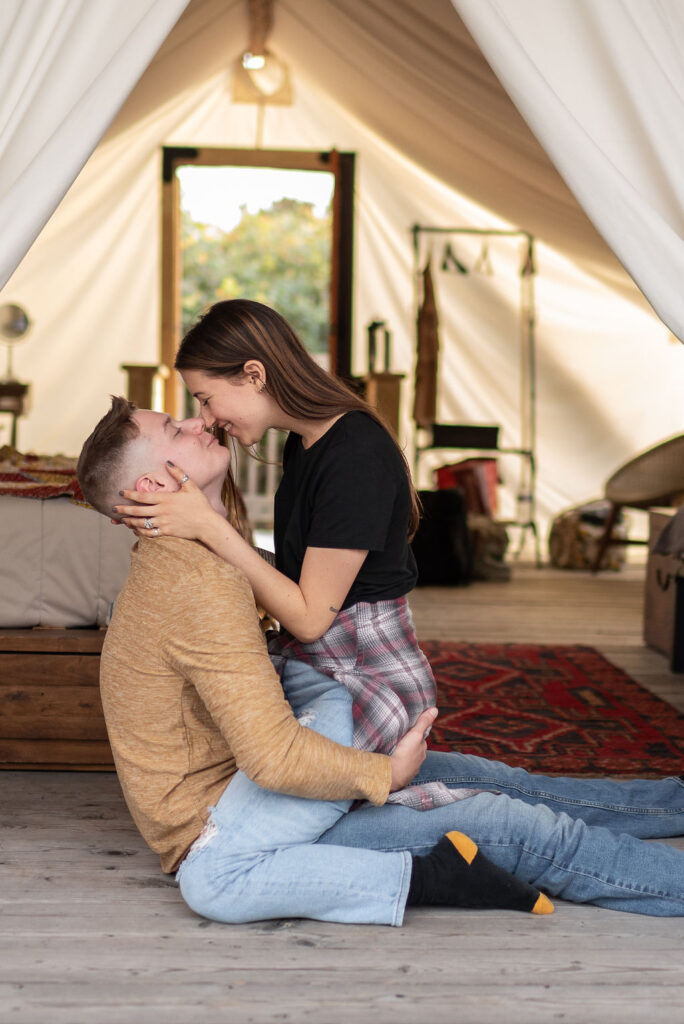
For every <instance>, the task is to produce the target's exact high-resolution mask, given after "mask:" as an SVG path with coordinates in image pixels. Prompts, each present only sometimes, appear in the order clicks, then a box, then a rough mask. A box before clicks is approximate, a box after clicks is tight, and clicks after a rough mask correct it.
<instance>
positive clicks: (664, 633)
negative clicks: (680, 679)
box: [644, 508, 684, 672]
mask: <svg viewBox="0 0 684 1024" xmlns="http://www.w3.org/2000/svg"><path fill="white" fill-rule="evenodd" d="M676 511H677V509H676V508H657V509H656V508H652V509H650V510H649V515H648V519H649V540H648V548H649V554H648V563H647V566H646V586H645V588H644V642H645V643H646V644H647V645H648V646H649V647H653V648H654V650H656V651H660V652H661V654H665V655H667V657H668V658H669V659H670V669H671V671H672V672H684V577H682V572H683V571H684V567H683V566H682V561H681V559H680V558H678V557H676V556H674V555H655V554H653V546H654V544H655V543H656V541H657V539H658V537H659V536H660V532H661V530H662V529H663V528H664V526H665V525H666V523H668V522H669V521H670V519H671V517H672V516H673V515H674V514H675V512H676Z"/></svg>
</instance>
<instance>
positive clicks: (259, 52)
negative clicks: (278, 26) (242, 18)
mask: <svg viewBox="0 0 684 1024" xmlns="http://www.w3.org/2000/svg"><path fill="white" fill-rule="evenodd" d="M273 2H274V0H247V14H248V18H249V41H248V44H247V49H246V50H245V51H244V53H243V54H242V55H241V56H240V57H238V58H237V60H236V61H235V63H234V66H233V102H234V103H258V104H261V105H264V104H267V103H268V104H273V105H277V106H290V105H291V104H292V83H291V80H290V69H289V67H288V66H287V64H286V63H285V61H283V60H281V59H280V58H279V57H278V56H276V54H275V53H273V51H272V50H269V49H268V47H267V45H266V42H267V40H268V37H269V35H270V33H271V30H272V28H273Z"/></svg>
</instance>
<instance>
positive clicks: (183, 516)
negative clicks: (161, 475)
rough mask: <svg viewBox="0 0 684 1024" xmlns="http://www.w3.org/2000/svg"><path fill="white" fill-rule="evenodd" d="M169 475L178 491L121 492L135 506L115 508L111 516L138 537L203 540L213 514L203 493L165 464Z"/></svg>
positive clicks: (176, 467)
mask: <svg viewBox="0 0 684 1024" xmlns="http://www.w3.org/2000/svg"><path fill="white" fill-rule="evenodd" d="M167 469H168V472H169V474H170V475H171V476H172V477H173V478H174V480H177V481H178V483H179V485H180V490H178V491H163V490H162V491H149V492H142V491H122V492H121V495H122V497H123V498H125V499H127V500H128V501H135V502H137V503H138V504H136V505H123V504H120V505H115V506H114V507H113V509H112V512H113V513H114V514H115V515H118V516H120V517H121V522H123V523H124V524H125V525H126V526H127V527H128V528H129V529H131V530H133V532H134V533H136V534H137V535H138V536H139V537H183V538H185V539H186V540H202V539H203V529H204V527H205V525H206V524H207V523H209V522H210V521H211V519H212V518H214V517H215V516H216V514H217V513H216V512H215V511H214V509H213V508H212V507H211V504H210V503H209V501H208V499H207V498H206V497H205V495H204V494H203V492H202V491H201V490H200V489H199V487H197V486H196V484H194V483H193V482H192V480H191V479H190V478H189V477H188V476H187V474H185V473H184V472H183V470H182V469H180V467H178V466H174V465H172V463H168V464H167Z"/></svg>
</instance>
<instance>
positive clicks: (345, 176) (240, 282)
mask: <svg viewBox="0 0 684 1024" xmlns="http://www.w3.org/2000/svg"><path fill="white" fill-rule="evenodd" d="M274 171H275V172H277V171H280V172H283V176H282V177H281V178H280V182H281V188H282V194H281V195H280V196H278V195H277V191H278V185H277V182H278V175H276V176H275V177H273V176H272V175H270V174H269V173H268V172H274ZM263 172H266V173H263ZM288 172H289V173H288ZM291 172H305V173H304V174H302V175H301V176H300V179H299V180H300V185H299V186H298V188H299V191H298V192H297V194H294V195H292V194H289V195H288V192H289V193H292V192H293V191H296V190H295V188H294V185H293V182H294V179H293V178H292V177H291ZM307 179H308V181H309V182H310V185H309V191H310V194H311V196H312V202H311V207H310V209H309V210H308V212H307V210H306V209H305V207H306V206H307V201H306V199H305V198H303V196H305V194H306V191H307V186H306V185H305V184H304V183H305V182H306V180H307ZM202 181H204V182H205V183H206V184H205V186H204V192H205V197H204V198H208V197H209V195H210V190H213V191H214V194H215V195H217V196H220V193H221V189H222V188H223V189H224V190H225V191H228V190H229V189H230V190H234V191H232V195H231V196H230V199H231V200H232V202H228V203H219V200H218V199H217V205H216V216H215V217H214V220H215V221H219V223H215V224H211V223H210V220H209V218H208V217H207V216H206V211H207V207H206V205H205V204H204V199H202V205H201V206H200V201H199V200H197V201H196V202H195V200H191V192H192V193H194V194H195V197H196V196H197V194H198V192H201V191H202V185H201V182H202ZM222 181H223V182H224V183H225V184H224V185H223V186H222V184H221V182H222ZM260 181H261V182H262V183H263V188H264V191H263V192H262V202H261V203H260V202H259V198H258V191H257V189H258V186H259V184H260ZM326 189H327V195H328V200H327V205H328V207H329V209H328V210H327V211H324V217H325V218H327V220H326V222H325V223H323V222H322V221H321V218H320V209H321V203H323V202H324V196H325V193H326ZM253 195H254V196H255V198H252V196H253ZM353 197H354V154H353V153H338V152H337V151H336V150H331V151H330V152H327V153H312V152H306V151H300V150H238V149H215V148H211V149H210V148H201V149H189V148H178V147H166V148H165V149H164V150H163V184H162V311H161V312H162V317H161V321H162V322H161V331H162V336H161V361H162V363H164V364H165V365H166V366H168V367H170V366H172V365H173V360H174V357H175V353H176V350H177V348H178V344H179V342H180V338H181V334H182V330H183V322H184V317H185V318H186V319H187V318H188V317H191V316H192V315H193V313H194V314H195V315H196V313H198V312H201V310H202V309H203V308H206V306H208V305H211V303H212V302H216V301H219V300H220V299H222V298H234V297H237V295H242V296H243V297H246V298H254V299H258V300H259V301H262V302H266V303H267V304H271V305H273V306H275V308H277V309H278V311H279V312H282V313H283V315H284V316H286V317H287V319H290V320H291V321H292V323H293V326H294V327H295V329H296V330H297V331H298V333H300V336H301V338H302V341H304V343H305V344H306V345H307V347H308V348H309V349H310V351H312V352H315V353H317V357H318V358H320V359H321V361H322V362H323V363H324V364H327V367H328V368H329V369H330V370H331V371H332V372H333V373H337V374H339V375H340V376H342V377H348V376H350V374H351V313H352V310H351V304H352V285H351V282H352V248H353ZM193 205H194V206H195V209H196V210H199V212H200V213H201V218H195V216H194V215H193V213H192V206H193ZM220 206H222V207H223V210H224V213H223V217H224V219H223V223H222V224H221V223H220V220H221V216H222V215H221V211H220V208H219V207H220ZM231 208H232V209H233V210H235V208H237V210H238V216H239V218H240V219H239V220H238V223H237V224H234V225H233V226H232V228H231V226H230V224H229V222H228V221H226V220H225V215H226V212H225V211H226V209H231ZM241 208H242V210H241ZM260 213H264V216H262V217H260V216H259V214H260ZM195 220H197V221H198V222H199V224H200V225H202V224H203V225H204V227H205V228H206V229H207V230H206V231H201V230H198V229H197V228H192V227H191V224H192V223H193V222H194V221H195ZM307 234H308V236H309V240H310V242H311V245H310V246H307V245H306V244H305V242H306V239H305V237H304V236H305V235H307ZM326 236H327V237H326ZM250 238H251V245H252V253H253V257H252V258H251V259H250V260H249V262H248V263H246V264H245V263H244V262H243V261H244V257H245V253H246V252H247V250H248V249H249V246H250ZM232 243H235V250H236V254H237V256H238V257H239V259H240V261H241V262H243V265H241V266H238V265H237V260H236V259H235V258H232V257H231V248H232ZM193 248H194V257H198V258H199V259H200V260H204V264H203V265H204V267H206V268H208V265H209V261H210V259H211V260H213V263H214V266H213V267H212V268H211V273H208V272H207V273H204V274H203V273H202V272H201V267H202V264H201V263H200V264H199V265H197V260H196V261H195V262H196V265H195V266H194V267H193V268H192V270H190V268H189V262H188V259H187V258H184V257H189V256H191V255H193V253H192V252H191V250H192V249H193ZM203 248H204V251H202V250H203ZM325 249H327V251H328V253H329V257H328V260H327V261H326V260H325V259H324V258H323V255H324V250H325ZM209 250H211V252H212V253H213V255H210V251H209ZM324 264H325V265H324ZM186 269H187V270H188V274H187V275H186V276H187V280H185V278H184V270H186ZM193 277H194V280H193ZM200 281H201V284H202V287H201V288H196V287H195V285H196V284H197V283H198V282H200ZM324 293H325V300H324V301H322V299H321V296H323V294H324ZM307 304H308V305H309V307H312V306H317V307H318V308H317V309H316V310H312V309H311V308H309V310H307V308H306V307H307ZM164 405H165V409H166V411H167V412H169V413H171V415H179V414H180V413H181V412H182V411H183V405H184V397H183V392H182V389H181V388H180V387H179V385H178V382H177V379H176V378H175V376H174V375H173V374H172V375H170V376H169V378H168V379H167V381H166V386H165V394H164Z"/></svg>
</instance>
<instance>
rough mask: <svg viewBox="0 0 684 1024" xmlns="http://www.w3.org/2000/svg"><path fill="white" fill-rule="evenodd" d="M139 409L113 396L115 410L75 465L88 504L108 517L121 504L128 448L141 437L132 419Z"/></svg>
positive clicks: (88, 443)
mask: <svg viewBox="0 0 684 1024" xmlns="http://www.w3.org/2000/svg"><path fill="white" fill-rule="evenodd" d="M135 410H136V407H135V405H134V404H133V402H129V401H128V400H127V399H126V398H122V397H121V396H118V397H117V396H114V395H112V407H111V409H110V410H109V412H108V413H107V414H106V415H105V416H103V417H102V419H101V420H100V422H99V423H98V424H97V426H96V427H95V429H94V430H93V432H92V434H91V435H90V437H89V438H88V439H87V441H86V442H85V444H84V445H83V448H82V449H81V454H80V455H79V458H78V465H77V466H76V474H77V476H78V482H79V484H80V485H81V490H82V491H83V496H84V497H85V499H86V501H87V502H89V503H90V504H91V505H93V506H94V507H95V508H96V509H97V511H98V512H102V514H103V515H105V516H111V515H112V505H116V504H117V502H118V501H119V491H120V490H121V488H122V487H123V485H124V481H123V480H122V470H123V461H124V457H125V454H126V448H127V447H128V445H129V444H130V442H131V441H134V440H135V439H136V438H137V437H139V436H140V428H139V427H138V424H137V423H136V421H135V420H134V419H133V413H134V412H135Z"/></svg>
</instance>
